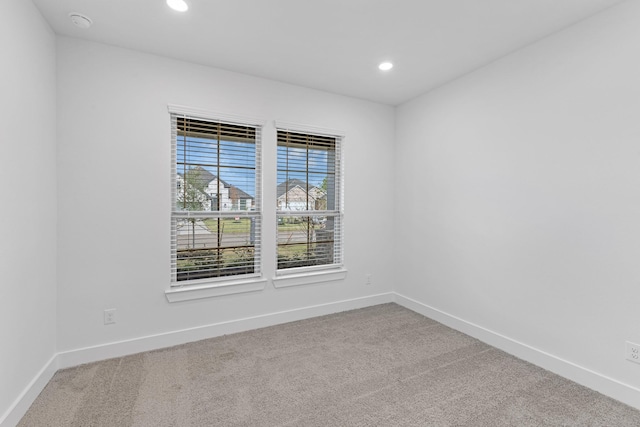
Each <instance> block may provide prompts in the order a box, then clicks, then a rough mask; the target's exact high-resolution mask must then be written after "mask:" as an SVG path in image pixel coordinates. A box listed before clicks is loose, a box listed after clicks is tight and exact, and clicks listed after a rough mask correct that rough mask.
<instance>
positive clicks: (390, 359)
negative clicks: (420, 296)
mask: <svg viewBox="0 0 640 427" xmlns="http://www.w3.org/2000/svg"><path fill="white" fill-rule="evenodd" d="M19 425H20V426H23V427H26V426H81V427H89V426H105V427H107V426H108V427H112V426H113V427H117V426H149V427H161V426H194V427H195V426H305V427H310V426H474V427H477V426H491V427H496V426H640V411H637V410H635V409H633V408H631V407H629V406H626V405H624V404H622V403H619V402H616V401H614V400H612V399H609V398H607V397H605V396H603V395H601V394H598V393H596V392H594V391H591V390H589V389H587V388H584V387H582V386H579V385H577V384H575V383H572V382H570V381H568V380H565V379H563V378H561V377H558V376H557V375H554V374H551V373H549V372H547V371H545V370H543V369H540V368H537V367H535V366H532V365H530V364H528V363H526V362H523V361H521V360H519V359H516V358H514V357H512V356H509V355H507V354H505V353H503V352H502V351H499V350H497V349H495V348H493V347H490V346H488V345H485V344H482V343H481V342H479V341H477V340H475V339H473V338H471V337H469V336H467V335H464V334H462V333H459V332H456V331H454V330H452V329H450V328H447V327H445V326H443V325H442V324H440V323H437V322H435V321H433V320H431V319H428V318H425V317H423V316H421V315H419V314H416V313H414V312H412V311H409V310H407V309H405V308H402V307H400V306H398V305H395V304H384V305H379V306H375V307H369V308H365V309H361V310H354V311H348V312H344V313H338V314H334V315H330V316H324V317H318V318H314V319H309V320H303V321H299V322H293V323H288V324H285V325H280V326H274V327H269V328H264V329H259V330H255V331H249V332H244V333H239V334H234V335H228V336H224V337H219V338H214V339H209V340H205V341H199V342H195V343H190V344H186V345H181V346H177V347H172V348H168V349H163V350H157V351H152V352H148V353H142V354H137V355H133V356H127V357H123V358H118V359H111V360H107V361H103V362H98V363H92V364H88V365H83V366H78V367H75V368H70V369H66V370H62V371H60V372H58V373H57V374H56V375H55V376H54V378H53V379H52V380H51V382H50V383H49V385H48V386H47V387H46V388H45V390H44V391H43V392H42V393H41V395H40V396H39V397H38V399H37V400H36V402H35V403H34V404H33V405H32V407H31V409H30V410H29V412H28V413H27V414H26V415H25V417H24V418H23V420H22V422H21V423H20V424H19Z"/></svg>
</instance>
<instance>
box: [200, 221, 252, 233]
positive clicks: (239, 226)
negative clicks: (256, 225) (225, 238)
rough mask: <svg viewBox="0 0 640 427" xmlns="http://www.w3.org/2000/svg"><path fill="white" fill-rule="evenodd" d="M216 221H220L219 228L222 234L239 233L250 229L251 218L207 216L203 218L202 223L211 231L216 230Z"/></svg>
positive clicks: (247, 231)
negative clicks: (236, 218)
mask: <svg viewBox="0 0 640 427" xmlns="http://www.w3.org/2000/svg"><path fill="white" fill-rule="evenodd" d="M218 222H219V223H220V230H222V233H224V234H227V233H229V234H241V233H249V232H250V231H251V219H249V218H240V219H239V220H237V221H236V220H235V219H233V218H225V219H215V218H207V219H205V220H204V224H205V225H206V226H207V228H208V229H209V231H211V232H212V233H217V232H218Z"/></svg>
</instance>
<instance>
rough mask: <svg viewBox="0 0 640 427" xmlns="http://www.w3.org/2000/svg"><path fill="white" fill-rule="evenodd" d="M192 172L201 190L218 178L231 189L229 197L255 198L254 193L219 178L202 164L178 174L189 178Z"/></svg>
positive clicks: (235, 198) (234, 198)
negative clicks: (246, 191)
mask: <svg viewBox="0 0 640 427" xmlns="http://www.w3.org/2000/svg"><path fill="white" fill-rule="evenodd" d="M192 174H194V181H195V182H194V183H195V184H197V185H198V187H199V188H200V189H201V190H204V189H205V188H206V187H207V186H208V185H209V183H210V182H211V181H213V180H214V179H217V180H218V181H220V182H221V183H222V185H223V186H224V187H225V188H228V189H229V197H230V198H231V199H232V200H237V199H253V198H254V197H253V196H252V195H250V194H248V193H245V192H244V191H242V190H241V189H239V188H238V187H236V186H235V185H233V184H229V183H228V182H226V181H225V180H223V179H222V178H218V177H217V176H216V175H214V174H212V173H211V172H209V171H208V170H206V169H205V168H203V167H202V166H196V167H195V168H193V169H189V170H188V171H187V172H185V173H184V174H181V173H178V175H180V176H182V177H183V178H189V176H190V175H192ZM185 175H186V176H185Z"/></svg>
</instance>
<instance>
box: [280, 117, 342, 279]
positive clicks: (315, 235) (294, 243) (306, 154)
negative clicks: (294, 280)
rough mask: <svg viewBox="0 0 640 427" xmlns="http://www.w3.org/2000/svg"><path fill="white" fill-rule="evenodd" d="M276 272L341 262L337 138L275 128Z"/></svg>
mask: <svg viewBox="0 0 640 427" xmlns="http://www.w3.org/2000/svg"><path fill="white" fill-rule="evenodd" d="M277 140H278V162H277V170H278V172H277V182H278V187H277V215H276V216H277V221H278V224H277V227H278V242H277V252H278V271H280V272H284V271H287V270H289V269H294V268H298V267H316V268H320V267H327V266H336V265H340V264H341V263H342V206H341V194H340V189H341V186H340V178H341V177H340V148H341V147H340V142H341V139H340V137H337V136H324V135H311V134H306V133H299V132H292V131H288V130H283V129H279V130H278V136H277Z"/></svg>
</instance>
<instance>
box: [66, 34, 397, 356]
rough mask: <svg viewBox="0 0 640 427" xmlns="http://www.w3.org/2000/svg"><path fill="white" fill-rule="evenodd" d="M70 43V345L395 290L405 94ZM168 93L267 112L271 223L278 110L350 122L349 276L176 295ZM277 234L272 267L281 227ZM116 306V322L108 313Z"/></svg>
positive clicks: (172, 97) (270, 240) (335, 123)
mask: <svg viewBox="0 0 640 427" xmlns="http://www.w3.org/2000/svg"><path fill="white" fill-rule="evenodd" d="M57 48H58V93H59V103H58V117H59V121H58V126H59V132H58V143H59V164H58V166H59V175H58V179H59V189H60V190H59V215H60V228H59V253H58V256H59V265H58V268H59V305H58V313H59V317H58V319H59V321H58V332H59V335H58V336H59V340H58V345H59V349H60V351H63V352H64V351H69V350H75V349H81V348H84V347H88V346H95V345H100V344H105V343H111V342H116V341H121V340H127V339H135V338H139V337H144V336H148V335H153V334H162V333H165V332H168V331H176V330H182V329H186V328H192V327H197V326H202V325H210V324H214V323H218V322H224V321H229V320H234V319H242V318H246V317H251V316H258V315H262V314H268V313H274V312H279V311H285V310H291V309H296V308H301V307H306V306H312V305H317V304H326V303H332V302H336V301H342V300H348V299H353V298H360V297H365V296H368V295H374V294H379V293H384V292H389V291H390V290H391V283H392V282H391V277H392V276H391V274H392V269H391V268H390V266H389V262H388V260H389V259H390V258H391V256H392V252H391V248H390V247H389V242H390V241H392V240H393V232H392V231H391V230H390V227H388V226H389V225H391V224H392V221H391V215H392V212H393V210H392V208H391V206H390V204H387V205H385V204H383V203H382V202H381V201H382V200H384V199H386V198H388V195H389V194H391V192H392V191H393V188H392V184H391V183H392V171H391V167H392V165H393V163H392V159H393V144H392V141H393V137H394V110H393V108H392V107H389V106H383V105H379V104H374V103H370V102H364V101H359V100H355V99H351V98H346V97H341V96H336V95H332V94H327V93H323V92H318V91H313V90H309V89H304V88H300V87H295V86H290V85H285V84H281V83H276V82H272V81H268V80H262V79H257V78H253V77H248V76H244V75H240V74H235V73H230V72H226V71H222V70H216V69H212V68H207V67H203V66H199V65H193V64H188V63H184V62H179V61H175V60H170V59H166V58H162V57H158V56H152V55H147V54H142V53H139V52H135V51H130V50H124V49H120V48H115V47H110V46H106V45H100V44H95V43H91V42H84V41H80V40H77V39H71V38H64V37H62V38H59V39H58V44H57ZM168 104H177V105H184V106H188V107H193V108H200V109H205V110H211V111H218V112H222V113H228V114H239V115H245V116H250V117H258V118H263V119H265V120H266V121H267V124H266V127H265V130H264V139H263V142H264V157H265V159H264V171H265V179H264V195H265V204H264V208H265V214H264V218H265V224H275V212H274V211H275V199H276V190H275V186H276V185H275V183H276V171H275V162H276V141H275V129H274V127H273V120H274V119H277V120H284V121H287V122H297V123H302V124H307V125H314V126H321V127H327V128H332V129H339V130H343V131H344V132H345V133H346V135H347V136H346V140H345V150H346V155H345V162H346V183H347V184H346V218H345V223H346V225H345V227H346V242H347V243H346V244H347V250H346V256H345V259H346V267H347V268H348V270H349V272H348V275H347V278H346V280H344V281H343V282H333V283H324V284H316V285H309V286H301V287H292V288H285V289H275V288H274V287H273V286H272V285H271V284H270V283H269V285H268V286H267V288H266V289H265V290H264V291H262V292H255V293H247V294H240V295H232V296H224V297H218V298H210V299H202V300H195V301H189V302H182V303H171V304H170V303H168V302H167V300H166V298H165V295H164V291H165V290H166V289H167V288H168V286H169V279H170V276H169V256H170V252H169V243H170V236H169V230H170V228H169V226H170V222H169V218H170V217H169V209H170V126H169V124H170V123H169V114H168V112H167V105H168ZM373 183H376V184H375V185H373ZM380 183H383V184H382V186H380ZM123 189H135V190H134V191H123ZM373 209H378V211H379V213H378V214H377V215H373V214H371V212H372V211H373ZM264 243H265V247H264V253H263V255H264V258H265V260H266V261H265V268H264V272H265V277H267V278H271V277H273V275H274V269H275V248H274V244H275V230H274V229H272V231H271V233H268V234H267V235H266V236H265V239H264ZM366 273H371V274H372V275H373V285H371V286H365V284H364V283H365V279H364V276H365V274H366ZM107 308H116V309H117V310H118V311H117V323H116V324H115V325H109V326H104V325H103V318H102V312H103V310H104V309H107Z"/></svg>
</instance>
